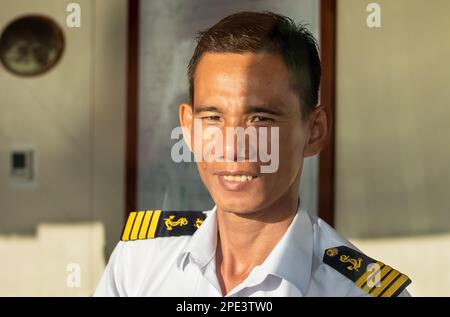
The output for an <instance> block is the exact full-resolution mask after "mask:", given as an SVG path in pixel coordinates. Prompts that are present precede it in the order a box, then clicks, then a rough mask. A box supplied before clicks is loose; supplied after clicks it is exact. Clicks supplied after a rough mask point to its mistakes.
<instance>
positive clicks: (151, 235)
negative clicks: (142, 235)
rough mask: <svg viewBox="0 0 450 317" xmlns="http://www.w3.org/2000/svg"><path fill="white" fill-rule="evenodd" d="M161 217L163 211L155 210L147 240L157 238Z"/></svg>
mask: <svg viewBox="0 0 450 317" xmlns="http://www.w3.org/2000/svg"><path fill="white" fill-rule="evenodd" d="M160 216H161V210H155V211H154V212H153V216H152V219H151V222H150V228H149V229H148V233H147V238H148V239H151V238H154V237H155V233H156V229H157V227H158V222H159V217H160Z"/></svg>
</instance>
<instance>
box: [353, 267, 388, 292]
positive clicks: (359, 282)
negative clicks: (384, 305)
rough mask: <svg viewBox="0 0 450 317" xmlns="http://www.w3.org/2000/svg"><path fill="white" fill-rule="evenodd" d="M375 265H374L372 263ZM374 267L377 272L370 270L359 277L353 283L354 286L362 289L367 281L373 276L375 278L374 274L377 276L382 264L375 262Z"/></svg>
mask: <svg viewBox="0 0 450 317" xmlns="http://www.w3.org/2000/svg"><path fill="white" fill-rule="evenodd" d="M373 264H374V265H375V263H373ZM376 265H377V267H378V269H377V271H371V270H367V271H366V272H365V273H364V274H363V275H361V277H360V278H359V279H358V280H357V281H356V282H355V284H356V286H358V287H363V286H364V285H365V284H367V281H368V280H369V279H370V278H371V279H373V278H372V277H373V276H376V274H378V271H379V270H380V269H381V268H382V267H383V265H384V264H383V263H381V262H376Z"/></svg>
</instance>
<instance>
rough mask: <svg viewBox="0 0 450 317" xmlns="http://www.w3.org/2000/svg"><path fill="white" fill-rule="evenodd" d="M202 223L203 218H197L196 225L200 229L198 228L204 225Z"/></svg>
mask: <svg viewBox="0 0 450 317" xmlns="http://www.w3.org/2000/svg"><path fill="white" fill-rule="evenodd" d="M202 223H203V219H200V218H197V219H196V220H195V224H194V227H196V228H197V229H198V228H200V226H201V225H202Z"/></svg>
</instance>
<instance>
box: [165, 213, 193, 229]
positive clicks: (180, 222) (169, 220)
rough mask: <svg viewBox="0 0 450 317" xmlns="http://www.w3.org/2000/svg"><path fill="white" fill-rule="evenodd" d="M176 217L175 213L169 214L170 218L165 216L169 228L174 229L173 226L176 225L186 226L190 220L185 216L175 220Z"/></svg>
mask: <svg viewBox="0 0 450 317" xmlns="http://www.w3.org/2000/svg"><path fill="white" fill-rule="evenodd" d="M174 218H175V216H174V215H172V216H169V218H164V223H165V225H166V228H167V230H172V229H173V227H176V226H180V227H181V226H185V225H187V224H188V221H187V219H186V218H185V217H181V218H179V219H178V220H177V221H173V220H174Z"/></svg>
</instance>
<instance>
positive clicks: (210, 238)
mask: <svg viewBox="0 0 450 317" xmlns="http://www.w3.org/2000/svg"><path fill="white" fill-rule="evenodd" d="M216 209H217V207H216V206H214V208H213V209H211V210H209V211H206V212H205V213H206V215H207V217H206V219H205V220H204V221H203V223H202V225H201V226H200V228H198V229H197V231H196V232H195V233H194V234H193V235H192V237H191V239H190V240H189V242H188V244H187V245H186V247H185V248H184V250H183V251H182V252H181V253H180V255H179V256H178V258H177V266H178V268H179V269H181V270H184V268H185V267H186V264H187V263H188V260H192V261H193V262H194V263H196V264H197V265H198V266H199V267H200V268H203V267H204V266H206V265H207V264H208V263H209V262H210V261H211V260H212V259H213V258H214V256H215V253H216V246H217V216H216Z"/></svg>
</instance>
